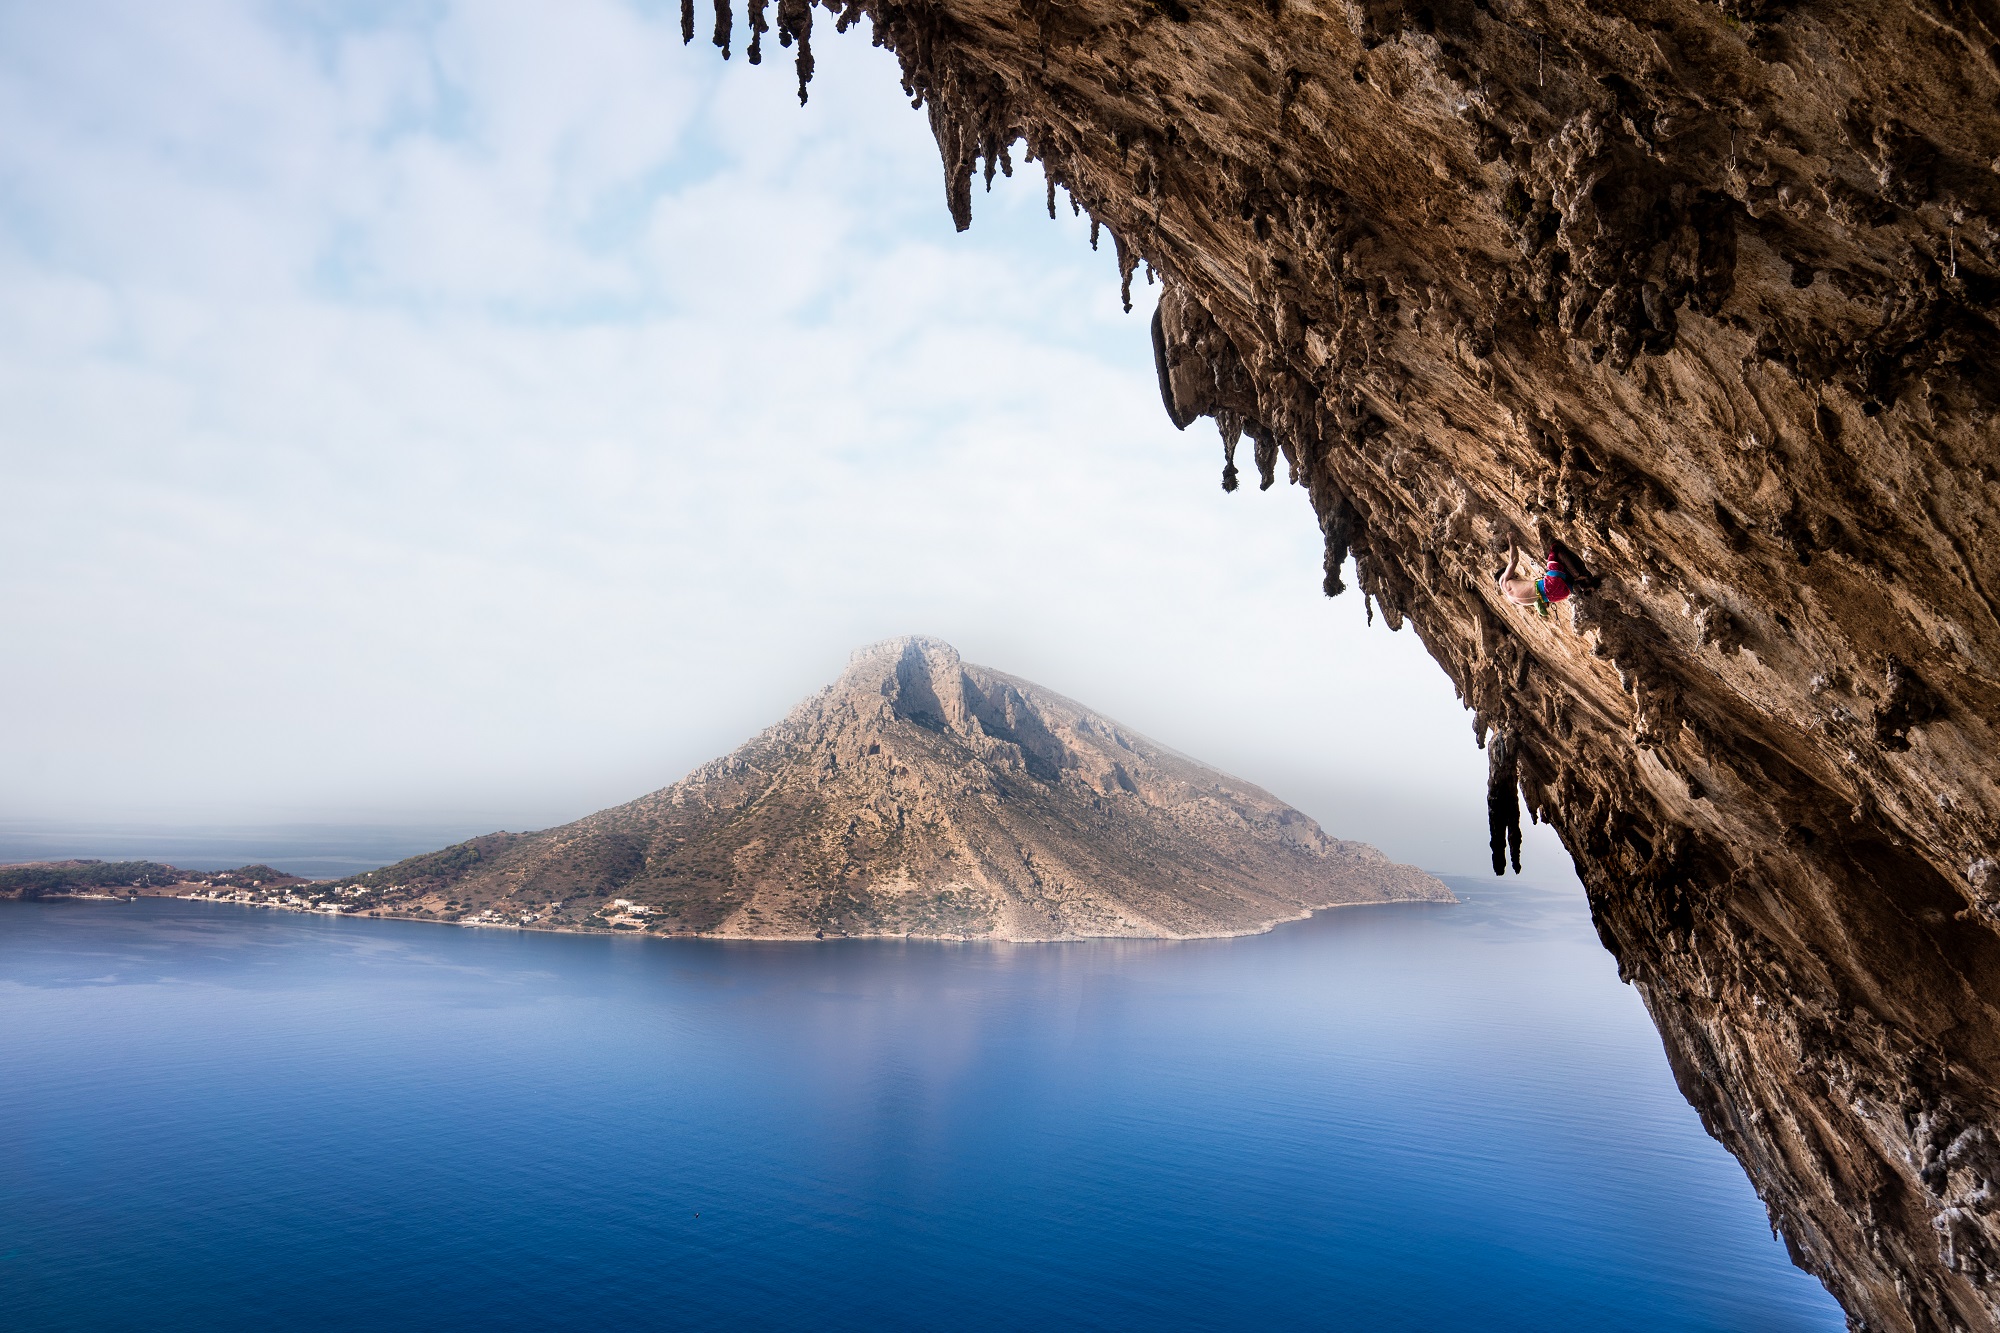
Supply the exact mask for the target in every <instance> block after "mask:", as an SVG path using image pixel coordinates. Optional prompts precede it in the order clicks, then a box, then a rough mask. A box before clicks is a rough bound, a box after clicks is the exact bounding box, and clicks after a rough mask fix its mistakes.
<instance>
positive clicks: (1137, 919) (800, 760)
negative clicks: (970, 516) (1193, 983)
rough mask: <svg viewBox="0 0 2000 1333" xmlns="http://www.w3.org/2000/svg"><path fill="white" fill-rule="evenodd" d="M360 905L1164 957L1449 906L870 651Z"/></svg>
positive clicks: (1021, 684)
mask: <svg viewBox="0 0 2000 1333" xmlns="http://www.w3.org/2000/svg"><path fill="white" fill-rule="evenodd" d="M358 883H359V884H360V886H361V887H363V888H364V889H368V890H373V891H374V892H375V893H376V894H378V895H379V899H378V901H380V902H382V903H384V904H387V905H392V906H393V905H397V904H404V903H410V902H414V901H419V900H423V899H432V900H437V901H442V902H447V903H451V904H454V907H453V909H452V910H453V911H454V914H455V915H457V916H458V917H460V918H461V919H463V918H467V917H474V918H476V917H478V916H479V915H480V914H483V913H487V912H491V913H494V914H496V915H498V916H500V917H501V918H503V919H508V920H514V919H518V918H519V917H520V916H521V915H523V914H529V915H535V916H537V917H538V919H540V920H544V921H546V920H549V919H550V918H549V917H548V916H544V915H541V914H543V913H546V912H548V911H549V905H550V904H551V903H552V902H560V903H562V904H563V908H562V914H567V916H568V917H569V918H570V919H575V918H577V917H579V916H582V915H583V914H585V913H591V914H593V915H596V916H597V917H598V918H599V919H600V920H602V919H607V918H608V919H609V920H611V921H614V922H617V923H620V924H624V925H628V926H632V927H636V928H639V929H652V930H656V931H665V932H670V933H681V932H690V931H699V932H702V933H707V934H718V935H734V936H759V937H765V938H799V937H810V936H814V935H830V934H834V935H921V936H946V937H953V938H959V937H970V936H977V937H984V938H999V939H1009V940H1058V939H1078V938H1083V937H1086V936H1117V935H1124V936H1136V937H1145V938H1168V939H1178V938H1185V937H1189V936H1198V935H1231V934H1242V933H1246V932H1250V931H1258V930H1265V929H1268V928H1269V927H1271V926H1272V925H1274V924H1276V923H1277V922H1279V921H1286V920H1291V919H1294V918H1297V917H1301V916H1305V915H1307V914H1308V913H1310V912H1311V911H1313V910H1314V909H1317V908H1321V907H1331V906H1335V905H1339V904H1349V903H1379V902H1404V901H1432V902H1452V901H1454V899H1453V898H1452V895H1451V891H1450V890H1448V889H1446V888H1445V886H1444V885H1442V884H1440V883H1439V882H1438V881H1437V880H1435V879H1433V878H1432V877H1431V876H1429V875H1427V874H1425V873H1424V872H1422V871H1420V870H1415V869H1412V868H1411V867H1409V866H1400V865H1396V864H1394V863H1392V862H1390V861H1389V860H1388V859H1387V858H1385V857H1384V856H1383V855H1382V854H1381V853H1380V852H1378V851H1376V850H1375V849H1374V848H1373V847H1369V846H1367V845H1365V844H1363V843H1358V842H1343V841H1340V840H1338V839H1335V838H1329V837H1327V836H1326V834H1325V833H1323V832H1322V831H1321V830H1320V827H1319V825H1318V824H1316V823H1314V822H1313V821H1312V820H1311V819H1309V818H1307V817H1306V816H1305V815H1302V814H1300V813H1299V812H1298V811H1297V810H1294V809H1292V808H1291V807H1290V806H1288V805H1285V804H1284V803H1283V802H1281V801H1279V800H1278V799H1277V798H1275V797H1273V796H1272V795H1270V794H1269V793H1268V792H1265V791H1261V790H1259V789H1258V788H1256V787H1252V786H1250V785H1249V784H1248V783H1245V782H1240V781H1238V780H1237V779H1235V778H1232V777H1229V776H1228V775H1227V774H1224V773H1218V772H1216V771H1215V770H1214V769H1212V768H1207V767H1204V766H1203V765H1201V764H1197V763H1195V762H1194V761H1193V760H1191V759H1188V758H1186V757H1184V756H1182V755H1178V754H1175V753H1174V752H1173V751H1171V750H1168V749H1166V748H1164V747H1162V746H1159V745H1155V744H1154V743H1152V742H1151V741H1148V740H1147V739H1146V738H1145V737H1143V736H1139V735H1136V734H1135V733H1133V732H1131V731H1128V730H1126V729H1125V728H1123V727H1121V726H1119V725H1118V724H1117V723H1115V722H1112V721H1110V720H1108V719H1106V718H1103V717H1099V716H1097V715H1096V714H1094V713H1091V712H1089V711H1087V710H1085V709H1084V708H1082V707H1080V706H1079V705H1077V704H1074V703H1071V702H1070V701H1069V700H1067V699H1064V698H1062V697H1061V696H1060V695H1056V694H1051V693H1050V692H1049V691H1047V690H1044V689H1042V688H1041V687H1040V686H1037V685H1033V684H1030V683H1029V682H1027V681H1025V680H1020V679H1018V678H1016V677H1013V676H1006V675H1002V674H1001V673H999V672H997V671H991V670H988V669H987V668H985V667H979V666H973V665H971V664H970V663H966V662H963V661H961V660H960V659H959V656H958V654H957V653H956V652H955V651H954V650H953V649H952V648H951V646H950V645H949V644H945V643H941V642H939V641H937V640H935V639H922V638H910V639H894V640H890V641H889V642H887V643H880V644H876V645H875V646H874V647H872V648H866V649H863V650H862V651H861V652H859V653H857V654H855V657H854V661H853V663H852V664H851V665H850V666H849V667H848V669H847V671H846V673H845V674H843V675H842V676H841V678H840V679H839V680H838V681H836V682H835V683H834V684H833V685H832V686H830V687H829V688H827V689H825V690H823V691H821V692H820V693H819V694H817V695H814V696H813V697H812V698H810V699H808V700H806V701H805V702H804V703H802V704H800V705H799V706H798V707H797V708H796V709H794V710H792V713H791V715H790V716H789V717H787V718H786V719H785V720H784V721H783V722H781V723H779V724H778V725H777V726H775V727H772V728H771V729H770V730H768V731H765V732H764V733H763V734H761V735H759V736H757V737H756V738H754V739H753V740H751V741H750V742H749V744H747V745H745V746H744V747H743V748H742V749H740V750H738V751H736V752H735V753H734V754H731V755H728V756H726V757H724V758H722V759H718V760H716V761H715V762H713V763H710V764H706V765H704V766H702V767H701V768H699V769H697V770H695V771H694V772H693V773H691V774H689V775H688V777H687V778H685V779H684V780H682V781H680V782H677V783H675V784H674V785H673V786H671V787H668V788H665V789H664V790H661V791H657V792H654V793H653V794H652V795H650V796H644V797H641V798H640V799H639V800H636V801H634V802H632V803H631V804H629V805H621V806H618V807H616V808H615V809H611V810H603V811H600V812H598V813H597V814H594V815H591V816H590V817H589V818H587V819H581V820H578V821H577V822H576V823H574V824H569V825H565V826H564V827H562V828H558V829H551V830H549V831H547V832H545V833H536V834H529V835H508V834H496V835H492V836H491V837H489V838H485V839H478V840H476V841H475V842H473V843H468V844H464V845H463V846H462V847H459V848H449V849H446V851H444V852H439V853H432V854H431V855H429V856H423V857H415V858H412V859H411V860H410V861H406V862H403V863H402V864H400V865H396V866H390V867H388V868H386V869H384V870H380V871H377V872H375V873H374V874H372V875H369V876H364V877H363V878H362V880H360V881H358ZM559 915H560V914H559Z"/></svg>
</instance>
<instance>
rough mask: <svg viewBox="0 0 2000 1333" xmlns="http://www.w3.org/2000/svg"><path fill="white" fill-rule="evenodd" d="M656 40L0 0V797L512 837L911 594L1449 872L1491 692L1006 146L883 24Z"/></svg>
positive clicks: (527, 4) (1074, 687) (1240, 771)
mask: <svg viewBox="0 0 2000 1333" xmlns="http://www.w3.org/2000/svg"><path fill="white" fill-rule="evenodd" d="M822 26H823V27H824V26H826V25H822ZM678 29H679V22H678V7H677V6H671V7H670V6H668V5H659V4H633V3H623V2H621V0H568V2H567V3H565V4H563V5H560V6H551V5H548V4H546V3H542V2H541V0H478V3H468V4H458V3H452V2H451V0H426V2H425V3H397V2H395V0H376V2H374V3H358V2H354V0H343V2H341V3H335V2H334V0H296V2H294V3H246V2H243V0H177V2H176V3H175V4H174V5H171V6H163V5H159V4H156V3H146V2H144V0H139V2H135V3H118V2H116V0H66V2H65V3H64V4H61V5H48V4H38V3H33V2H32V0H0V504H4V510H0V513H4V523H0V634H4V640H0V642H4V645H5V648H4V652H0V819H5V820H11V821H15V822H20V821H85V822H92V823H96V824H115V823H117V822H118V821H146V822H148V823H151V824H173V823H189V824H192V823H202V824H231V825H256V824H259V823H276V822H295V821H318V822H327V823H337V822H340V821H343V820H354V821H363V820H365V821H378V822H379V821H391V822H396V821H401V822H405V823H423V822H442V823H453V824H460V825H464V826H466V827H468V828H480V827H506V828H534V827H544V826H547V825H549V824H553V823H557V822H561V821H564V820H567V819H572V818H575V817H577V816H580V815H582V814H585V813H588V812H589V811H591V810H593V809H597V808H600V807H602V806H605V805H609V804H613V803H616V802H619V801H623V800H627V799H630V798H631V797H633V796H636V795H638V794H640V793H642V792H645V791H649V790H652V789H654V788H657V787H659V786H662V785H664V784H666V783H668V782H670V781H672V780H673V779H675V778H677V777H679V776H680V775H681V774H683V773H685V772H686V771H687V770H688V769H689V768H691V767H693V766H694V765H695V764H697V763H699V762H701V761H703V760H705V759H708V758H711V757H713V756H715V755H717V754H720V753H723V752H725V751H727V750H729V749H731V748H733V747H734V746H736V745H737V744H739V743H741V742H742V741H743V740H745V739H747V738H748V737H749V736H750V735H751V734H752V733H754V732H755V731H756V730H758V729H759V728H761V727H763V726H766V725H768V724H770V723H771V722H774V721H776V720H777V719H778V718H779V717H781V716H783V714H784V713H785V712H786V710H787V709H788V708H789V707H790V706H791V705H792V704H793V703H795V702H796V701H797V700H798V699H800V698H801V697H803V696H804V695H806V694H808V693H810V692H811V691H812V690H814V689H816V688H818V687H819V686H821V685H823V684H825V683H826V682H827V681H829V680H830V679H831V678H832V677H833V676H835V675H836V674H838V672H839V671H840V669H841V667H842V666H843V665H844V663H845V662H846V660H847V657H848V655H849V653H850V652H852V651H853V650H854V649H855V648H856V647H858V646H860V645H862V644H864V643H869V642H872V641H874V640H877V639H881V638H886V637H890V636H893V635H898V634H906V633H928V634H935V635H938V636H941V637H943V638H945V639H948V640H949V641H951V642H952V643H953V644H955V645H956V646H957V647H958V648H959V650H960V651H961V652H962V653H963V655H964V656H965V657H966V658H968V659H969V660H972V661H976V662H981V663H985V664H987V665H990V666H993V667H997V668H999V669H1001V670H1005V671H1010V672H1013V673H1015V674H1017V675H1021V676H1025V677H1027V678H1029V679H1031V680H1034V681H1037V682H1040V683H1041V684H1043V685H1046V686H1048V687H1050V688H1052V689H1055V690H1057V691H1059V692H1061V693H1064V694H1067V695H1069V696H1071V697H1072V698H1075V699H1077V700H1078V701H1080V702H1082V703H1084V704H1085V705H1087V706H1089V707H1092V708H1094V709H1097V710H1099V711H1101V712H1103V713H1106V714H1109V715H1110V716H1112V717H1114V718H1117V719H1118V720H1119V721H1121V722H1123V723H1125V724H1126V725H1128V726H1130V727H1133V728H1135V729H1137V730H1139V731H1141V732H1143V733H1145V734H1147V735H1150V736H1152V737H1153V738H1154V739H1156V740H1159V741H1161V742H1164V743H1166V744H1168V745H1171V746H1173V747H1175V748H1177V749H1180V750H1182V751H1184V752H1186V753H1188V754H1190V755H1192V756H1193V757H1195V758H1197V759H1200V760H1203V761H1204V762H1207V763H1210V764H1213V765H1215V766H1217V767H1220V768H1223V769H1226V770H1228V771H1230V772H1232V773H1235V774H1237V775H1239V776H1241V777H1244V778H1247V779H1249V780H1250V781H1253V782H1256V783H1259V784H1260V785H1263V786H1265V787H1267V788H1269V789H1271V790H1272V791H1274V792H1275V793H1277V794H1278V795H1280V796H1281V797H1283V798H1285V799H1286V800H1289V801H1291V802H1292V803H1294V804H1296V805H1298V806H1299V807H1300V808H1302V809H1304V810H1306V811H1307V812H1308V813H1310V814H1312V815H1314V816H1315V817H1317V818H1318V819H1320V821H1321V822H1322V823H1323V824H1325V825H1326V827H1327V828H1328V830H1329V831H1330V832H1332V833H1334V834H1336V835H1339V836H1345V837H1355V838H1362V839H1365V840H1368V841H1372V842H1375V843H1377V844H1378V845H1380V846H1382V847H1383V848H1384V849H1385V850H1386V851H1388V852H1390V854H1391V855H1393V856H1396V857H1397V858H1398V859H1402V860H1409V861H1414V862H1416V863H1418V864H1421V865H1425V866H1427V867H1428V868H1431V869H1435V870H1439V871H1443V872H1446V873H1467V872H1473V871H1477V870H1479V869H1480V868H1481V866H1482V865H1483V864H1484V861H1485V820H1484V772H1485V756H1484V755H1483V754H1481V753H1480V752H1479V751H1478V750H1477V749H1476V748H1475V746H1474V743H1473V739H1472V732H1471V725H1470V715H1469V714H1467V713H1465V712H1463V711H1462V710H1461V709H1460V707H1459V705H1458V703H1457V702H1456V700H1455V699H1454V698H1453V695H1452V691H1451V687H1450V684H1449V682H1448V681H1447V680H1446V678H1445V676H1444V674H1443V672H1441V671H1440V670H1438V668H1437V667H1436V666H1435V665H1434V664H1433V663H1432V662H1431V661H1430V659H1429V658H1428V656H1426V655H1425V653H1424V652H1423V650H1422V647H1421V645H1420V644H1419V643H1418V642H1417V640H1416V637H1415V635H1414V634H1412V633H1411V632H1409V631H1407V630H1406V631H1404V632H1402V633H1400V634H1392V633H1390V632H1389V631H1388V630H1387V629H1386V628H1385V627H1384V626H1383V625H1382V623H1381V621H1380V620H1379V618H1378V619H1377V621H1376V623H1375V624H1374V625H1373V626H1372V627H1370V626H1369V625H1368V624H1367V623H1366V621H1365V619H1364V612H1363V606H1362V602H1361V599H1360V596H1359V594H1358V593H1349V594H1347V595H1345V596H1343V597H1341V598H1338V599H1334V600H1331V601H1329V600H1328V599H1326V598H1324V597H1323V596H1322V595H1321V594H1320V591H1319V583H1320V573H1319V563H1320V552H1319V537H1318V530H1317V527H1316V525H1315V523H1314V521H1313V518H1312V514H1311V510H1310V508H1309V506H1308V504H1307V501H1306V498H1305V494H1304V492H1303V491H1302V490H1300V489H1298V488H1294V487H1290V486H1287V485H1285V484H1284V483H1283V482H1282V480H1281V481H1280V484H1279V485H1278V486H1276V487H1274V488H1273V489H1272V490H1271V491H1269V492H1265V493H1259V492H1257V491H1256V490H1255V489H1254V487H1247V486H1246V488H1245V489H1243V490H1241V491H1238V492H1237V493H1236V494H1234V495H1226V494H1225V493H1224V492H1223V491H1222V490H1221V488H1220V486H1219V484H1218V481H1219V472H1220V467H1221V449H1220V443H1219V441H1218V439H1217V437H1216V433H1215V430H1214V428H1213V427H1212V425H1210V424H1209V423H1207V422H1199V423H1197V424H1196V425H1194V426H1193V427H1191V428H1190V429H1189V430H1187V431H1186V432H1185V433H1181V432H1176V431H1175V430H1174V428H1173V426H1172V425H1171V424H1170V423H1169V422H1168V420H1167V418H1166V415H1165V413H1164V411H1163V410H1162V408H1161V405H1160V401H1159V394H1158V391H1157V388H1156V387H1155V384H1154V382H1153V372H1152V363H1151V350H1150V344H1149V342H1148V335H1147V325H1146V320H1147V317H1148V316H1149V314H1150V311H1151V305H1152V302H1153V299H1154V293H1155V291H1156V290H1157V289H1149V288H1147V287H1146V286H1145V285H1144V284H1143V283H1141V284H1138V285H1136V286H1135V293H1134V304H1135V309H1134V312H1133V313H1131V314H1126V313H1124V312H1123V311H1122V310H1121V309H1120V305H1119V299H1118V278H1117V272H1116V265H1115V262H1114V260H1113V257H1112V254H1111V247H1110V245H1109V243H1108V242H1107V243H1106V244H1105V246H1104V248H1103V249H1102V250H1101V251H1099V252H1093V251H1092V250H1091V249H1090V245H1089V241H1088V225H1087V223H1086V222H1085V221H1083V220H1080V219H1077V218H1074V217H1072V216H1071V214H1070V211H1069V209H1068V207H1067V204H1066V203H1065V204H1064V206H1063V207H1062V208H1061V209H1060V210H1059V217H1058V219H1057V220H1056V221H1053V222H1051V221H1050V220H1049V218H1048V217H1047V214H1046V212H1045V211H1044V193H1043V188H1044V187H1043V182H1042V178H1041V175H1040V173H1039V171H1038V170H1037V169H1035V168H1034V167H1032V166H1028V167H1019V166H1017V169H1016V171H1015V174H1014V177H1013V179H1011V180H1008V179H1004V178H1003V179H1001V180H1000V181H998V182H997V183H996V185H995V187H994V189H993V190H992V192H991V193H990V194H984V195H979V196H977V197H975V199H974V224H973V228H972V230H971V231H970V232H968V233H965V234H957V233H954V231H953V229H952V224H951V220H950V217H949V215H948V213H947V212H946V209H945V203H944V188H943V180H942V175H941V172H940V168H939V163H938V158H937V150H936V148H935V146H934V144H933V143H932V142H931V140H930V137H929V132H928V127H927V124H926V120H925V117H924V116H922V115H921V114H920V113H917V112H914V111H912V110H911V109H910V107H909V105H908V102H907V100H906V99H905V98H903V96H902V95H901V92H900V89H899V87H898V76H897V72H896V67H895V62H894V60H893V58H892V57H890V56H889V55H887V54H886V53H884V52H882V51H879V50H875V49H873V48H872V47H871V46H870V45H869V44H868V41H867V38H866V35H865V32H850V33H848V34H847V35H845V36H844V37H836V36H834V35H832V34H831V33H822V35H821V40H820V41H819V42H817V43H816V44H815V53H816V55H817V57H818V62H819V67H818V73H817V76H816V78H815V80H814V82H813V85H812V96H811V101H810V102H809V103H808V104H807V105H806V106H804V107H803V108H802V107H801V106H800V105H799V104H798V101H797V93H796V84H795V80H794V77H793V75H792V72H791V69H790V53H789V52H783V51H780V50H779V49H778V48H777V46H776V43H775V42H773V43H771V44H770V48H771V49H770V51H769V52H768V53H767V56H766V63H765V64H764V65H763V66H761V67H750V66H748V65H747V64H746V63H745V62H744V60H743V58H742V56H741V54H740V53H738V55H737V57H736V58H735V59H734V60H731V61H729V62H727V63H725V62H724V61H722V60H721V59H720V57H719V55H718V53H717V52H715V51H714V50H713V48H711V47H708V46H706V45H705V44H701V43H698V44H697V45H695V46H693V47H687V48H684V47H683V46H682V45H681V42H680V36H679V30H678ZM1251 475H1253V476H1254V473H1251ZM1351 582H1352V580H1351V579H1350V583H1351ZM1528 858H1529V860H1530V862H1531V864H1530V867H1529V869H1530V871H1531V872H1535V871H1540V872H1542V873H1543V874H1544V875H1545V876H1553V875H1566V874H1567V864H1568V863H1567V857H1566V856H1564V854H1563V853H1562V852H1561V850H1560V847H1559V845H1558V844H1556V843H1555V841H1554V840H1553V838H1552V837H1550V836H1549V835H1548V834H1547V832H1546V830H1537V831H1535V833H1534V835H1533V836H1532V837H1531V838H1530V843H1529V852H1528Z"/></svg>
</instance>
